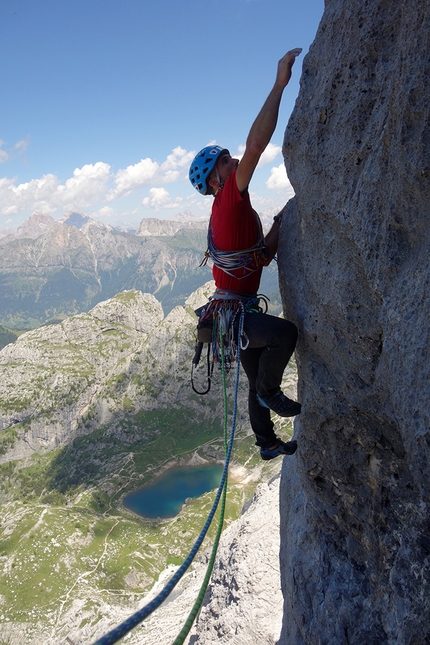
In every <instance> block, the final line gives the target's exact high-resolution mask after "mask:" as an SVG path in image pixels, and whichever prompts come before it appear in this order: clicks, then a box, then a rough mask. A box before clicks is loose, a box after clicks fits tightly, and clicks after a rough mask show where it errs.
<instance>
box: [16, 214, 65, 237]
mask: <svg viewBox="0 0 430 645" xmlns="http://www.w3.org/2000/svg"><path fill="white" fill-rule="evenodd" d="M54 223H55V220H54V218H53V217H51V216H50V215H47V214H46V213H43V212H42V211H34V213H32V214H31V215H30V217H29V218H28V219H26V220H25V222H23V223H22V224H21V226H18V229H17V232H16V234H17V235H18V236H20V237H29V238H32V239H35V238H37V237H39V236H40V235H43V234H44V233H46V232H47V231H48V230H49V229H50V228H51V226H53V224H54Z"/></svg>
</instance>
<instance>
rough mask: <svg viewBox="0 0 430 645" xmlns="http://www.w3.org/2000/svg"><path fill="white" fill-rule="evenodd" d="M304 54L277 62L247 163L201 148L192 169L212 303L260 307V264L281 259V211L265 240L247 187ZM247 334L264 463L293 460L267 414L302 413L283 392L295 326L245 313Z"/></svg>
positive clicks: (253, 410)
mask: <svg viewBox="0 0 430 645" xmlns="http://www.w3.org/2000/svg"><path fill="white" fill-rule="evenodd" d="M301 51H302V50H301V49H292V50H291V51H289V52H287V53H286V54H285V56H284V57H283V58H281V60H280V61H279V63H278V68H277V74H276V80H275V83H274V85H273V88H272V90H271V91H270V93H269V95H268V97H267V99H266V101H265V103H264V105H263V107H262V109H261V110H260V112H259V114H258V116H257V118H256V119H255V121H254V123H253V125H252V127H251V130H250V132H249V134H248V137H247V140H246V148H245V152H244V154H243V157H242V159H241V160H240V161H239V160H238V159H234V158H233V157H232V156H231V155H230V153H229V151H228V150H227V149H225V148H222V147H221V146H217V145H212V146H206V147H205V148H203V149H202V150H201V151H200V152H199V153H198V154H197V155H196V157H195V158H194V160H193V162H192V164H191V167H190V171H189V178H190V181H191V183H192V185H193V186H194V187H195V188H196V189H197V190H198V191H199V192H200V193H201V194H203V195H213V196H214V202H213V206H212V214H211V219H210V223H209V232H208V241H209V247H208V252H207V253H208V255H209V257H211V259H212V260H213V263H214V264H213V270H212V271H213V277H214V280H215V286H216V291H215V294H214V296H213V300H215V301H217V300H221V301H222V300H227V301H228V300H229V299H232V300H240V301H241V302H243V303H245V306H246V304H247V303H249V302H255V301H256V296H257V292H258V288H259V284H260V279H261V273H262V270H263V266H267V265H268V264H269V263H270V262H271V260H272V259H273V258H274V256H275V254H276V251H277V248H278V239H279V228H280V223H281V219H282V211H281V212H280V213H279V214H278V215H275V217H274V218H273V220H274V221H273V225H272V227H271V229H270V231H269V232H268V233H267V235H266V236H265V237H264V236H263V234H262V227H261V222H260V219H259V217H258V215H257V213H256V211H254V209H253V208H252V205H251V201H250V196H249V192H248V186H249V182H250V180H251V178H252V176H253V173H254V171H255V168H256V167H257V164H258V161H259V159H260V157H261V155H262V154H263V152H264V150H265V148H266V147H267V145H268V144H269V142H270V139H271V137H272V135H273V133H274V131H275V128H276V124H277V121H278V112H279V106H280V103H281V98H282V94H283V91H284V89H285V87H286V86H287V85H288V82H289V80H290V78H291V70H292V67H293V64H294V62H295V60H296V58H297V56H299V54H300V53H301ZM239 251H240V253H238V252H239ZM254 310H255V307H254ZM244 336H245V337H246V338H247V343H248V344H247V346H246V349H242V350H241V352H240V359H241V364H242V367H243V369H244V370H245V373H246V375H247V377H248V381H249V398H248V409H249V418H250V423H251V427H252V430H253V432H254V434H255V437H256V445H257V446H259V448H260V454H261V457H262V458H263V459H265V460H269V459H273V458H274V457H277V456H278V455H292V454H294V452H295V451H296V449H297V443H296V441H294V440H293V441H288V442H284V441H282V440H281V439H280V438H279V437H277V436H276V434H275V431H274V423H273V421H272V420H271V414H270V411H271V410H273V411H274V412H275V413H276V414H278V415H280V416H282V417H293V416H296V415H297V414H299V413H300V410H301V405H300V403H298V402H296V401H292V400H291V399H289V398H287V397H286V396H285V394H284V393H283V392H282V391H281V387H280V386H281V380H282V376H283V373H284V369H285V367H286V366H287V364H288V361H289V360H290V358H291V356H292V354H293V352H294V348H295V346H296V341H297V328H296V326H295V325H294V324H293V323H292V322H289V321H287V320H284V319H282V318H279V317H276V316H270V315H268V314H263V313H246V315H245V318H244Z"/></svg>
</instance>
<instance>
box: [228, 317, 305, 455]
mask: <svg viewBox="0 0 430 645" xmlns="http://www.w3.org/2000/svg"><path fill="white" fill-rule="evenodd" d="M244 331H245V334H246V335H247V336H248V339H249V346H248V347H247V349H242V350H241V352H240V359H241V363H242V367H243V369H244V370H245V373H246V375H247V377H248V381H249V398H248V409H249V419H250V422H251V427H252V430H253V431H254V434H255V437H256V442H255V443H256V445H257V446H261V447H263V448H269V447H270V446H273V444H275V443H276V435H275V432H274V429H273V427H274V424H273V421H272V420H271V418H270V410H269V409H268V408H264V407H263V406H261V405H260V404H259V403H258V401H257V394H260V396H265V395H271V394H274V393H275V392H277V391H278V390H279V388H280V385H281V380H282V376H283V373H284V370H285V368H286V366H287V364H288V361H289V360H290V358H291V356H292V354H293V352H294V348H295V346H296V342H297V327H296V326H295V325H294V324H293V323H292V322H290V321H288V320H284V319H283V318H278V317H277V316H270V315H268V314H257V313H255V314H254V313H248V314H246V316H245V322H244Z"/></svg>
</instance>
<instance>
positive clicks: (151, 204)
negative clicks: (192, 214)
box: [142, 188, 182, 210]
mask: <svg viewBox="0 0 430 645" xmlns="http://www.w3.org/2000/svg"><path fill="white" fill-rule="evenodd" d="M181 202H182V199H181V198H180V197H177V198H176V199H175V200H172V198H171V196H170V194H169V192H168V191H167V190H166V189H165V188H151V190H150V191H149V196H148V197H144V199H142V204H143V206H145V207H146V208H155V209H156V210H157V209H159V208H179V207H180V205H181Z"/></svg>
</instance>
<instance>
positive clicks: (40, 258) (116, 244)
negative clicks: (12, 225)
mask: <svg viewBox="0 0 430 645" xmlns="http://www.w3.org/2000/svg"><path fill="white" fill-rule="evenodd" d="M206 230H207V222H204V221H196V222H185V223H184V222H174V221H170V220H156V219H149V220H143V222H142V224H141V225H140V227H139V230H138V231H137V233H131V232H126V231H120V230H117V229H115V228H113V227H112V226H109V225H108V224H104V223H102V222H97V221H95V220H92V219H91V218H89V217H87V216H85V215H82V213H78V212H75V211H72V212H69V213H66V214H65V215H64V216H63V217H62V218H60V219H59V220H54V219H53V218H52V217H51V216H50V215H47V214H46V213H42V212H41V211H36V212H34V213H33V214H32V215H31V216H30V217H29V218H28V219H27V220H26V221H25V222H24V223H23V224H22V225H21V226H20V227H19V228H18V230H17V232H16V233H13V234H8V235H5V236H4V237H3V238H1V239H0V303H1V304H0V324H4V325H5V326H7V327H9V328H27V329H28V328H33V327H37V326H39V325H40V324H44V323H46V322H49V321H53V320H61V319H64V318H66V317H68V316H70V315H74V314H77V313H80V312H83V311H88V309H90V308H91V307H93V306H94V305H95V304H97V303H98V302H100V301H102V300H105V299H106V298H110V297H112V296H113V295H115V294H116V293H118V292H119V291H123V290H124V289H139V290H141V291H144V292H146V293H152V294H157V299H158V300H159V301H160V302H161V303H162V306H163V309H164V311H165V312H166V313H168V312H169V311H171V309H173V307H175V306H176V305H177V304H178V303H179V302H183V301H184V299H185V298H186V297H187V296H188V295H190V294H191V293H192V292H193V291H195V290H196V289H197V288H198V287H199V286H201V285H202V284H204V283H205V282H206V281H207V280H208V279H210V269H209V267H202V268H199V264H200V262H201V259H202V257H203V253H204V250H205V248H206V246H205V245H206Z"/></svg>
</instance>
